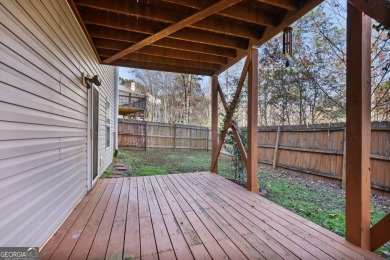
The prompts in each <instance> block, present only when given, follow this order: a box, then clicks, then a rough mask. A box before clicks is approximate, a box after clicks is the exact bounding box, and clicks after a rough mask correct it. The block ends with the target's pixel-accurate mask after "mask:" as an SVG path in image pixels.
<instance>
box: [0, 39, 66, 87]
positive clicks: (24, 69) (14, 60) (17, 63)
mask: <svg viewBox="0 0 390 260" xmlns="http://www.w3.org/2000/svg"><path fill="white" fill-rule="evenodd" d="M0 56H1V57H2V63H3V64H5V65H7V66H9V67H12V68H16V70H17V71H18V72H19V73H21V74H25V75H26V76H28V77H29V78H31V79H34V80H35V81H37V82H40V83H42V84H43V85H45V86H47V87H49V88H51V89H53V90H55V91H58V92H59V91H60V85H59V83H58V82H59V81H57V80H55V79H54V78H52V77H42V76H41V75H42V74H43V73H44V71H43V70H41V69H38V68H36V67H35V66H34V65H33V64H31V63H29V62H28V61H26V60H25V59H24V58H23V57H21V56H20V55H19V54H17V53H16V52H14V51H13V50H11V49H9V47H7V46H5V45H4V44H2V43H0ZM59 77H60V75H58V79H59Z"/></svg>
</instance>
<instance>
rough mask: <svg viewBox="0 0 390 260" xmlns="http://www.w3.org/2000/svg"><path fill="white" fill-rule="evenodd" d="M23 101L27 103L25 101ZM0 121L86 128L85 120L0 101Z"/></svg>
mask: <svg viewBox="0 0 390 260" xmlns="http://www.w3.org/2000/svg"><path fill="white" fill-rule="evenodd" d="M25 103H28V102H26V101H25ZM0 111H3V112H4V113H0V121H9V122H24V123H29V124H40V125H51V126H65V127H74V128H83V129H86V128H87V124H86V123H85V121H80V120H75V119H72V118H67V117H63V116H58V115H53V114H50V113H46V112H42V111H37V110H32V109H31V108H27V107H21V106H19V105H12V104H8V103H3V102H0Z"/></svg>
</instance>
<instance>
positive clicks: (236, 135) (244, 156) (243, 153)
mask: <svg viewBox="0 0 390 260" xmlns="http://www.w3.org/2000/svg"><path fill="white" fill-rule="evenodd" d="M218 93H219V97H220V99H221V102H222V105H223V108H224V109H225V112H227V111H228V109H229V108H228V105H227V102H226V98H225V94H224V93H223V91H222V89H221V85H220V84H219V82H218ZM231 128H232V131H233V135H234V138H235V139H236V142H237V146H238V149H239V150H240V153H241V157H242V160H243V161H244V164H245V167H246V168H247V169H248V156H247V153H246V151H245V147H244V144H243V143H242V140H241V136H240V134H239V133H238V129H237V127H236V125H235V124H232V125H231Z"/></svg>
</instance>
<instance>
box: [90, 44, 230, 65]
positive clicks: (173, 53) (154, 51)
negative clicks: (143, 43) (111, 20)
mask: <svg viewBox="0 0 390 260" xmlns="http://www.w3.org/2000/svg"><path fill="white" fill-rule="evenodd" d="M93 42H94V44H95V46H96V48H100V49H107V50H115V51H120V50H123V48H121V47H122V46H123V45H124V44H126V43H122V42H117V41H113V40H106V39H93ZM137 53H144V54H147V55H154V56H160V57H171V58H177V59H183V60H190V61H201V62H206V63H212V64H225V63H226V62H227V59H226V58H224V57H220V56H214V55H209V54H204V53H193V52H190V51H181V50H175V49H170V48H165V47H158V46H147V47H144V48H142V49H141V50H139V51H137Z"/></svg>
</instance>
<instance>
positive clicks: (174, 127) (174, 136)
mask: <svg viewBox="0 0 390 260" xmlns="http://www.w3.org/2000/svg"><path fill="white" fill-rule="evenodd" d="M176 140H177V139H176V124H174V125H173V149H174V150H175V151H176V146H177V143H176Z"/></svg>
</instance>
